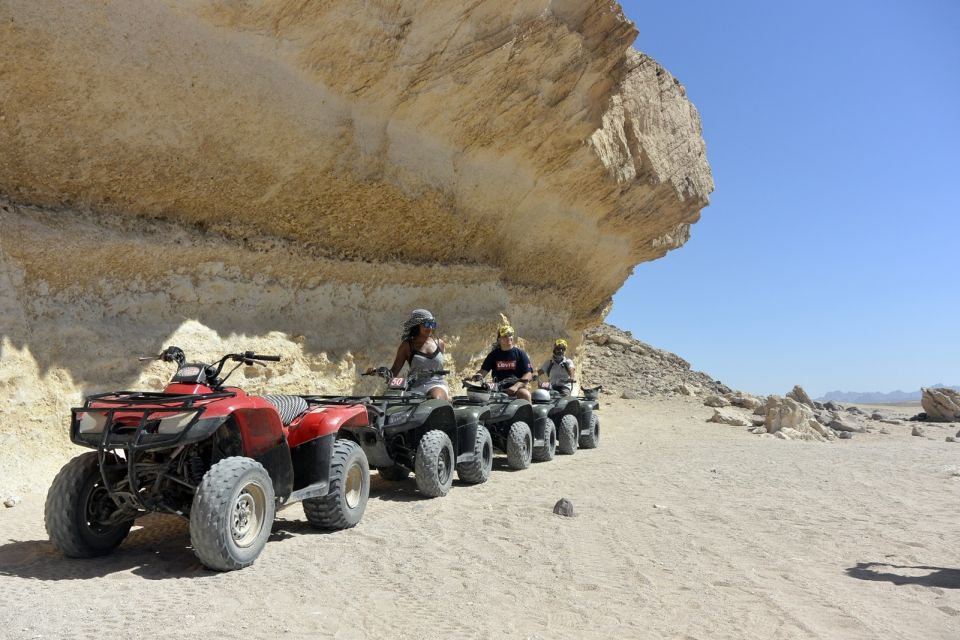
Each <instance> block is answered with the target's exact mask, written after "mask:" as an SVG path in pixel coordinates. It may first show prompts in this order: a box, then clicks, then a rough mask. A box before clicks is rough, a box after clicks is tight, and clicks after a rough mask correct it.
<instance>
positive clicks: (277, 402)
mask: <svg viewBox="0 0 960 640" xmlns="http://www.w3.org/2000/svg"><path fill="white" fill-rule="evenodd" d="M263 399H264V400H266V401H267V402H269V403H270V404H272V405H273V406H274V407H276V408H277V413H279V414H280V422H282V423H283V426H287V425H288V424H290V423H291V422H293V421H294V419H295V418H296V417H297V416H299V415H300V414H302V413H304V412H305V411H306V410H307V409H308V406H307V401H306V400H304V399H303V398H301V397H300V396H280V395H276V396H263Z"/></svg>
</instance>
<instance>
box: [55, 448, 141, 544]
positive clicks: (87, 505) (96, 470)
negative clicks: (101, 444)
mask: <svg viewBox="0 0 960 640" xmlns="http://www.w3.org/2000/svg"><path fill="white" fill-rule="evenodd" d="M117 464H120V461H119V460H118V459H117V458H116V457H114V456H113V455H112V454H110V455H108V456H107V460H106V465H107V466H108V467H109V466H114V465H117ZM119 473H121V474H122V473H123V472H122V471H120V472H119ZM43 520H44V524H45V525H46V528H47V535H48V536H50V542H52V543H53V546H55V547H56V548H57V549H59V550H60V551H62V552H63V554H64V555H66V556H67V557H70V558H93V557H96V556H102V555H106V554H108V553H110V552H111V551H113V550H114V549H116V548H117V546H118V545H119V544H120V543H121V542H123V539H124V538H126V537H127V534H128V533H130V527H131V526H132V525H133V518H132V517H131V518H129V519H125V518H124V517H123V515H122V514H120V513H118V508H117V505H116V503H114V501H113V499H112V498H111V497H110V493H109V492H108V491H107V487H106V486H105V485H104V482H103V476H102V475H101V473H100V462H99V456H98V454H97V453H96V452H95V451H91V452H89V453H84V454H81V455H79V456H77V457H76V458H74V459H73V460H71V461H70V462H68V463H67V464H66V465H64V467H63V468H62V469H61V470H60V473H58V474H57V477H56V478H54V479H53V484H51V485H50V490H49V491H47V500H46V503H45V504H44V512H43Z"/></svg>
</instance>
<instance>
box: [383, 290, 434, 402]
mask: <svg viewBox="0 0 960 640" xmlns="http://www.w3.org/2000/svg"><path fill="white" fill-rule="evenodd" d="M436 328H437V320H436V319H435V318H434V317H433V314H432V313H430V312H429V311H427V310H426V309H414V310H413V311H412V312H410V317H409V318H407V321H406V322H404V323H403V335H402V342H401V343H400V346H399V347H398V348H397V356H396V357H395V358H394V359H393V366H392V367H390V370H391V371H392V372H393V375H394V377H396V376H399V375H400V371H401V370H402V369H403V365H404V364H408V365H409V368H408V370H407V377H411V376H412V375H414V374H415V372H421V371H427V372H430V371H442V370H443V349H444V345H443V340H440V339H438V338H435V337H433V332H434V330H435V329H436ZM374 371H375V370H374V369H367V373H373V372H374ZM409 390H410V391H411V392H413V393H422V394H424V395H425V396H426V397H428V398H433V399H435V400H449V399H450V391H449V389H447V383H446V382H445V381H444V379H443V376H442V375H440V374H434V375H432V376H426V375H424V377H422V378H420V380H419V381H418V382H417V383H416V384H415V386H413V387H411V388H410V389H409Z"/></svg>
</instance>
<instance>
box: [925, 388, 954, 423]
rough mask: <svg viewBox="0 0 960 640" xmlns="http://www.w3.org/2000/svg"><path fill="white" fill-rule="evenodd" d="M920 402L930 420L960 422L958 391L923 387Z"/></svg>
mask: <svg viewBox="0 0 960 640" xmlns="http://www.w3.org/2000/svg"><path fill="white" fill-rule="evenodd" d="M921 391H922V393H923V397H922V398H921V399H920V404H921V405H922V406H923V410H924V412H925V413H926V414H927V417H926V419H927V420H928V421H930V422H960V392H958V391H954V390H953V389H947V388H934V387H930V388H925V389H922V390H921Z"/></svg>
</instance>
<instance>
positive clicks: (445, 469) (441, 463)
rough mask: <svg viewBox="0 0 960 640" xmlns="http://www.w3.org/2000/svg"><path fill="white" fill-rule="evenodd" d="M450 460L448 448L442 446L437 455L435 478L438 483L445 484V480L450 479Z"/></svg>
mask: <svg viewBox="0 0 960 640" xmlns="http://www.w3.org/2000/svg"><path fill="white" fill-rule="evenodd" d="M451 462H452V461H451V460H450V449H448V448H447V447H444V448H443V449H441V450H440V455H439V456H437V478H439V480H440V484H447V480H449V479H450V473H451V472H452V470H453V469H452V465H451Z"/></svg>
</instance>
